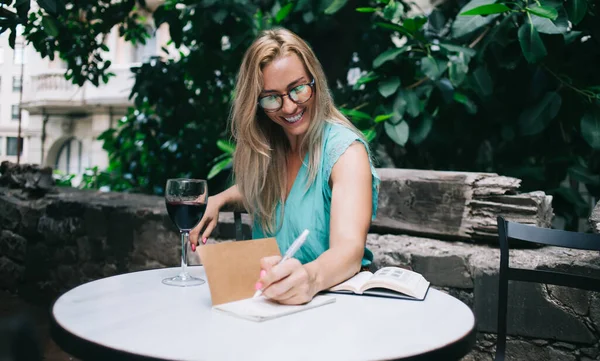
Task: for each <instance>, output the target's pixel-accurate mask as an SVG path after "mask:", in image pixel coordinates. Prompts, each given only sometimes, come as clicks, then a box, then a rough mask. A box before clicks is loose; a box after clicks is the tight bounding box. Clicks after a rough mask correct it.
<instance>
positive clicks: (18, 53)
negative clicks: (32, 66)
mask: <svg viewBox="0 0 600 361" xmlns="http://www.w3.org/2000/svg"><path fill="white" fill-rule="evenodd" d="M13 63H15V64H25V63H26V61H25V48H24V47H23V45H16V46H15V50H14V52H13Z"/></svg>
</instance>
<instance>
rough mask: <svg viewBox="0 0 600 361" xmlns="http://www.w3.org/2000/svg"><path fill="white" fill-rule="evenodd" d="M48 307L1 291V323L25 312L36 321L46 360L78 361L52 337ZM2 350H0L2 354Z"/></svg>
mask: <svg viewBox="0 0 600 361" xmlns="http://www.w3.org/2000/svg"><path fill="white" fill-rule="evenodd" d="M48 312H49V310H48V309H45V308H44V307H41V306H37V305H33V304H31V303H29V302H25V301H23V300H22V299H21V298H19V297H17V296H14V295H11V294H9V293H7V292H1V291H0V323H1V322H2V321H3V320H5V319H6V317H8V316H11V315H16V314H22V313H25V314H27V315H29V316H31V317H32V319H33V320H34V322H35V327H36V331H37V335H38V337H39V340H40V343H41V347H42V349H43V354H44V360H46V361H76V360H77V359H76V358H74V357H72V356H70V355H68V354H67V353H65V352H63V351H62V350H61V349H60V348H59V347H58V346H57V345H56V344H55V343H54V342H53V341H52V339H51V338H50V334H49V321H48V320H49V319H48ZM1 354H2V350H0V355H1Z"/></svg>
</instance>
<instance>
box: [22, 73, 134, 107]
mask: <svg viewBox="0 0 600 361" xmlns="http://www.w3.org/2000/svg"><path fill="white" fill-rule="evenodd" d="M132 65H134V64H128V66H127V67H112V68H111V69H110V70H111V71H112V72H113V73H115V76H114V77H112V78H110V80H109V82H108V83H107V84H101V85H99V86H98V87H96V86H94V85H93V84H91V83H89V82H86V83H85V84H84V85H83V86H81V87H79V86H77V85H74V84H73V83H71V81H70V80H66V79H65V76H64V73H65V70H64V69H49V70H47V71H45V72H43V73H39V74H35V75H32V76H30V77H29V79H27V81H26V82H25V85H24V88H23V105H22V107H23V109H25V110H28V111H29V112H30V113H41V112H43V111H44V112H48V113H55V112H79V111H81V112H93V109H94V108H97V107H120V108H123V107H127V106H129V105H131V102H130V101H129V99H128V97H129V93H130V92H131V88H132V87H133V84H134V81H135V79H134V76H133V73H131V70H130V67H131V66H132Z"/></svg>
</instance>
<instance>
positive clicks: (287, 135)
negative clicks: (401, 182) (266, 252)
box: [190, 28, 379, 304]
mask: <svg viewBox="0 0 600 361" xmlns="http://www.w3.org/2000/svg"><path fill="white" fill-rule="evenodd" d="M232 132H233V136H234V138H235V141H236V151H235V154H234V162H233V172H234V176H235V185H234V186H232V187H231V188H229V189H227V190H226V191H224V192H222V193H219V194H217V195H215V196H212V197H210V198H209V200H208V207H207V210H206V213H205V215H204V217H203V219H202V220H201V222H200V223H199V225H198V226H197V227H196V228H195V229H194V230H193V231H192V234H191V235H190V236H191V237H190V239H191V242H192V248H193V250H195V247H196V245H197V244H198V240H199V239H202V242H203V243H206V239H207V237H208V236H209V235H210V233H211V231H212V230H213V229H214V228H215V226H216V225H217V221H218V216H219V209H220V208H221V207H222V206H223V205H225V204H231V203H236V204H241V205H243V206H244V207H245V208H246V209H247V210H248V213H249V214H250V215H251V216H252V218H253V230H252V233H253V234H252V236H253V238H255V239H256V238H264V237H273V236H274V237H276V239H277V243H278V245H279V248H280V250H281V252H282V253H284V252H285V251H286V250H287V248H288V247H289V246H290V245H291V243H292V242H293V241H294V239H295V238H296V237H297V236H298V235H300V233H301V232H302V231H303V230H304V229H308V230H309V231H310V234H309V236H308V239H307V240H306V242H305V243H304V245H303V246H302V248H301V249H300V250H299V251H298V252H297V253H296V255H295V258H293V259H290V260H288V261H286V262H284V263H283V264H281V265H277V263H278V262H279V260H280V257H266V258H264V259H262V261H261V267H262V271H261V273H260V275H257V283H256V286H255V287H256V289H257V290H259V289H260V290H262V291H263V295H265V296H266V297H268V298H270V299H272V300H275V301H277V302H280V303H284V304H302V303H306V302H308V301H310V300H311V299H312V298H313V297H314V295H315V294H316V293H317V292H319V291H321V290H324V289H326V288H329V287H331V286H333V285H335V284H337V283H340V282H342V281H344V280H346V279H348V278H350V277H351V276H353V275H354V274H356V273H357V272H358V271H359V270H360V269H361V267H366V266H368V265H369V264H370V263H371V261H372V259H373V255H372V253H371V252H370V251H369V250H368V249H367V248H366V247H365V244H366V238H367V232H368V229H369V225H370V222H371V219H372V218H373V217H374V216H375V212H376V209H377V195H378V187H379V178H378V176H377V174H376V172H375V169H374V168H373V165H372V163H371V158H370V156H369V148H368V144H367V142H366V141H365V140H364V139H363V137H362V135H361V133H360V131H359V130H357V129H356V128H355V127H354V126H353V125H352V123H350V122H349V121H348V120H347V119H346V118H345V117H344V116H343V115H342V114H341V113H340V112H339V111H338V110H337V109H336V108H335V106H334V104H333V100H332V98H331V95H330V93H329V88H328V86H327V82H326V78H325V74H324V73H323V69H322V67H321V64H320V63H319V61H318V60H317V58H316V56H315V54H314V53H313V51H312V50H311V48H310V47H309V46H308V44H307V43H306V42H304V41H303V40H302V39H301V38H299V37H298V36H297V35H295V34H294V33H292V32H290V31H288V30H286V29H281V28H278V29H273V30H267V31H264V32H263V33H262V34H261V35H260V36H259V37H258V38H257V39H256V40H255V41H254V42H253V44H252V45H251V46H250V48H249V49H248V50H247V52H246V54H245V55H244V58H243V61H242V65H241V68H240V71H239V75H238V79H237V84H236V91H235V100H234V103H233V109H232ZM202 230H203V232H202V236H199V235H200V232H201V231H202ZM276 265H277V266H276Z"/></svg>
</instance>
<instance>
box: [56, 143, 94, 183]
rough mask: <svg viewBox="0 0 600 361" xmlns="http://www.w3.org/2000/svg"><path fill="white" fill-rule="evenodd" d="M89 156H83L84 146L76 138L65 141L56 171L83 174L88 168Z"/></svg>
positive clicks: (58, 156)
mask: <svg viewBox="0 0 600 361" xmlns="http://www.w3.org/2000/svg"><path fill="white" fill-rule="evenodd" d="M87 163H88V159H87V156H85V155H84V154H83V144H82V143H81V141H80V140H78V139H76V138H71V139H69V140H67V141H65V142H64V143H63V144H62V146H61V147H60V149H59V150H58V155H57V156H56V162H55V164H54V169H57V170H60V171H62V172H64V173H66V174H82V173H83V170H84V167H86V166H88V165H87Z"/></svg>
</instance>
